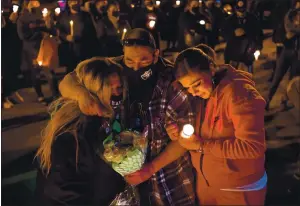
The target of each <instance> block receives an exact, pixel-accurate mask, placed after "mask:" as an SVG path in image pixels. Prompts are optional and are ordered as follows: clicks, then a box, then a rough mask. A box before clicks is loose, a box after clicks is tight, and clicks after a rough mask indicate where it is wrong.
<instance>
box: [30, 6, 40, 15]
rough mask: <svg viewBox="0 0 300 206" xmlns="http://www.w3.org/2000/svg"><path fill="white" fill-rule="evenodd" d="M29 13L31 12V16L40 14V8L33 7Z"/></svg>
mask: <svg viewBox="0 0 300 206" xmlns="http://www.w3.org/2000/svg"><path fill="white" fill-rule="evenodd" d="M31 12H32V13H33V14H38V13H42V11H41V9H40V7H33V8H31Z"/></svg>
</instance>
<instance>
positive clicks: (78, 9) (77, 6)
mask: <svg viewBox="0 0 300 206" xmlns="http://www.w3.org/2000/svg"><path fill="white" fill-rule="evenodd" d="M71 9H72V10H74V11H77V12H79V11H80V5H79V4H74V5H72V6H71Z"/></svg>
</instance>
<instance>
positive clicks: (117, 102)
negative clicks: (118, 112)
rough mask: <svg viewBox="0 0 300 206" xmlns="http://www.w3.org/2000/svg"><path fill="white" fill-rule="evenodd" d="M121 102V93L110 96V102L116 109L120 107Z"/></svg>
mask: <svg viewBox="0 0 300 206" xmlns="http://www.w3.org/2000/svg"><path fill="white" fill-rule="evenodd" d="M122 103H123V95H119V96H115V95H112V96H111V98H110V104H111V106H112V107H113V109H116V108H118V107H120V106H121V105H122Z"/></svg>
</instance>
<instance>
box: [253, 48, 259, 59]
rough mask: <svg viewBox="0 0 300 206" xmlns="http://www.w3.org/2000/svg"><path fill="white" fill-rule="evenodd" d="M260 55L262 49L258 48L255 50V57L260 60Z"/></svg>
mask: <svg viewBox="0 0 300 206" xmlns="http://www.w3.org/2000/svg"><path fill="white" fill-rule="evenodd" d="M259 56H260V51H259V50H256V51H255V52H254V57H255V60H258V57H259Z"/></svg>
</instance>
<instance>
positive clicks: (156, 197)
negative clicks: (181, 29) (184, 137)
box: [60, 29, 196, 206]
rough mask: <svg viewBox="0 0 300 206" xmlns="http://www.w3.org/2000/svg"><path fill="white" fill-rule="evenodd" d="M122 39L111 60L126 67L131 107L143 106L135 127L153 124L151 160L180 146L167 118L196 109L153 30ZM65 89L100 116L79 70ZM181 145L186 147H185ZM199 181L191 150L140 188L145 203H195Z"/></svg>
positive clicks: (89, 112)
mask: <svg viewBox="0 0 300 206" xmlns="http://www.w3.org/2000/svg"><path fill="white" fill-rule="evenodd" d="M123 45H124V56H121V57H114V58H110V60H111V61H113V62H115V63H117V64H120V65H121V66H122V68H123V71H122V73H123V75H124V76H125V77H126V78H127V79H128V90H129V92H128V93H129V95H128V96H129V97H128V101H129V105H130V106H129V108H130V109H129V110H131V109H132V108H135V107H136V106H135V105H139V106H138V108H139V110H134V112H133V116H134V115H136V116H134V118H133V119H134V120H135V121H131V120H132V119H130V120H129V121H130V123H132V122H133V123H136V125H135V127H136V128H140V126H141V125H142V126H143V128H144V127H145V126H146V125H150V128H149V130H148V132H149V135H148V136H149V143H150V144H149V145H150V146H149V151H148V157H147V160H148V161H152V160H153V159H155V158H157V157H159V156H160V154H161V153H163V152H165V151H170V150H171V151H172V150H173V149H174V152H176V149H178V148H179V146H178V145H179V144H177V143H176V142H172V141H171V140H170V138H169V137H168V135H167V132H166V130H165V128H164V125H165V123H166V122H167V121H171V122H173V121H175V122H177V120H179V119H184V118H187V120H186V121H187V122H192V121H193V118H192V117H193V115H192V113H191V112H190V108H189V107H187V106H184V105H188V104H186V103H187V102H188V98H187V96H186V94H185V93H184V90H183V89H182V88H180V87H179V85H176V84H174V85H172V82H173V80H174V77H173V74H172V68H173V65H172V64H171V63H170V62H168V61H166V60H165V59H163V58H161V57H159V51H158V50H157V49H156V47H155V41H154V39H153V37H152V36H151V34H150V33H149V32H147V31H146V30H143V29H133V30H131V31H129V32H127V34H126V36H125V39H124V41H123ZM95 59H97V58H95ZM136 77H138V78H136ZM60 91H61V93H62V95H63V96H65V97H68V98H72V99H76V100H78V103H79V106H80V108H81V110H82V111H83V112H84V113H85V114H87V115H99V116H101V107H100V105H99V104H98V103H97V102H95V101H94V100H93V98H91V96H90V95H89V94H87V92H86V89H85V88H84V87H83V86H82V85H80V84H79V82H78V81H77V77H76V71H75V72H72V73H70V74H68V75H67V76H66V77H65V78H64V79H63V81H62V82H61V84H60ZM183 102H185V103H184V104H183ZM181 107H186V108H181ZM177 111H181V112H177ZM129 112H131V111H129ZM131 113H132V112H131ZM137 114H138V115H137ZM137 120H138V121H137ZM133 127H134V126H133ZM179 150H180V151H182V150H183V148H179ZM194 181H195V180H194V174H193V169H192V164H191V161H190V156H189V154H188V153H186V154H185V155H184V156H182V157H180V158H178V159H177V160H175V161H174V162H172V163H171V164H169V165H167V166H165V167H163V169H160V170H158V171H157V172H156V173H155V174H154V175H153V176H152V177H151V179H150V181H147V182H146V183H145V184H144V185H143V188H145V186H146V190H144V189H143V190H141V191H142V193H144V194H141V195H142V196H141V205H143V206H144V205H155V206H156V205H162V206H163V205H166V206H167V205H172V206H173V205H174V206H175V205H178V206H185V205H186V206H194V205H196V201H195V191H194Z"/></svg>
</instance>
